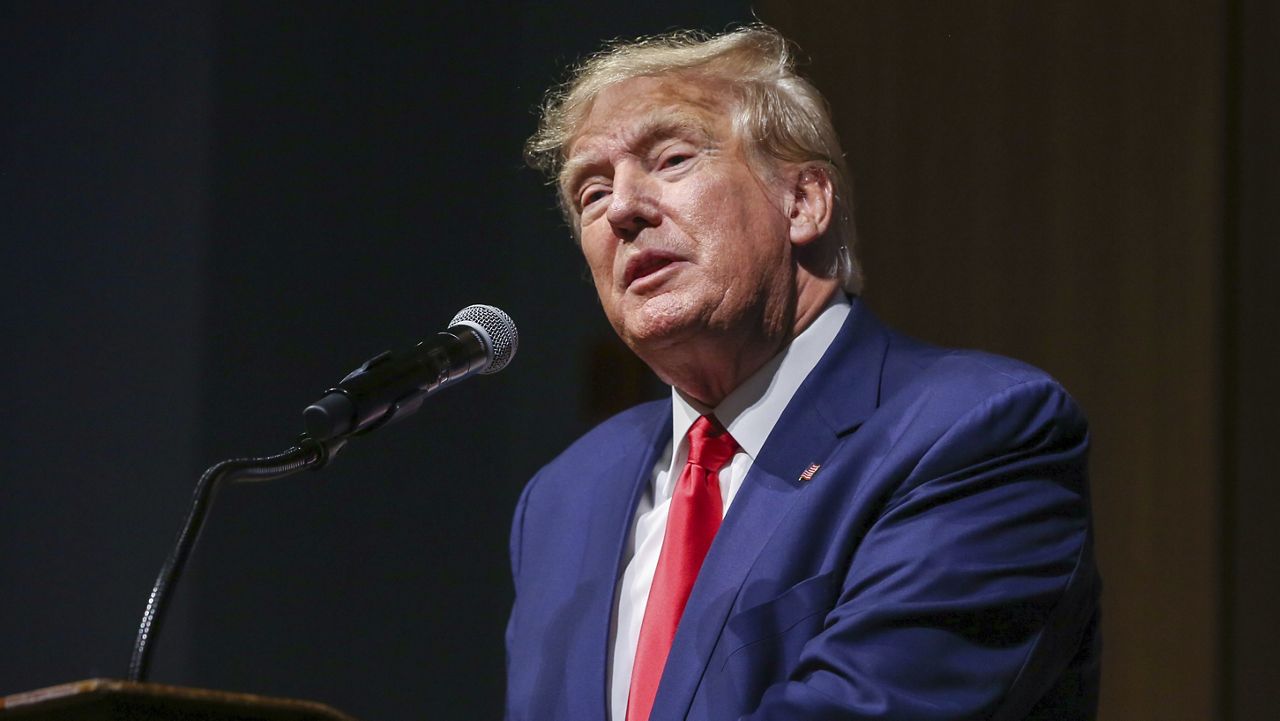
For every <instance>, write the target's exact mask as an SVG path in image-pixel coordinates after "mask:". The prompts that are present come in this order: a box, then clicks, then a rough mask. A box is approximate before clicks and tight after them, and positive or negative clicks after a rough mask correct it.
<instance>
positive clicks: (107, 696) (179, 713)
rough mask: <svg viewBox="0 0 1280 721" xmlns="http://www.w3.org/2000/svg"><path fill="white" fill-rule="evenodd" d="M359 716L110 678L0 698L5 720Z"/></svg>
mask: <svg viewBox="0 0 1280 721" xmlns="http://www.w3.org/2000/svg"><path fill="white" fill-rule="evenodd" d="M20 719H21V720H22V721H357V720H356V719H355V718H354V717H352V716H348V715H346V714H344V713H342V712H341V711H337V710H335V709H333V708H330V707H329V706H325V705H324V704H322V703H316V702H314V701H297V700H294V699H284V698H272V697H270V696H256V695H254V694H247V693H229V692H227V691H210V690H206V689H198V688H185V687H182V686H165V685H162V684H156V683H135V682H132V681H115V680H111V679H89V680H87V681H73V682H72V683H64V684H61V685H59V686H50V687H49V688H43V689H40V690H38V691H27V692H24V693H18V694H14V695H12V696H5V697H4V698H0V720H3V721H19V720H20Z"/></svg>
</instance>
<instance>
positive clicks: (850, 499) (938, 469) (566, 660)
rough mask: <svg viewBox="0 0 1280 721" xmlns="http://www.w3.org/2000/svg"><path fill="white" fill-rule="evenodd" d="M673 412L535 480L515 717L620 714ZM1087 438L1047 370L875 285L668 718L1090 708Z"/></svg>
mask: <svg viewBox="0 0 1280 721" xmlns="http://www.w3.org/2000/svg"><path fill="white" fill-rule="evenodd" d="M670 427H671V403H670V400H666V401H660V402H654V403H649V404H645V405H642V406H638V407H636V408H633V409H631V410H629V411H626V412H624V413H622V414H620V415H618V416H616V417H614V418H613V419H611V420H609V421H606V422H605V423H604V424H602V425H600V426H599V427H597V428H596V429H594V430H592V431H591V432H589V433H588V434H587V435H585V436H584V437H582V438H581V439H580V440H578V441H577V442H576V443H574V444H573V445H572V446H571V447H570V448H568V449H567V450H566V451H565V452H564V453H563V454H561V455H560V456H559V457H558V458H556V459H555V460H554V461H552V462H551V463H550V464H548V465H547V466H546V467H545V468H543V469H542V470H541V471H540V472H539V473H538V475H537V476H536V477H535V478H534V479H533V480H532V481H531V482H530V483H529V485H528V486H527V487H526V489H525V491H524V494H523V495H522V496H521V498H520V503H519V506H518V507H517V510H516V515H515V522H514V525H513V529H512V534H511V561H512V569H513V574H514V578H515V588H516V600H515V605H514V608H513V610H512V613H511V618H510V622H509V624H508V628H507V656H508V658H507V666H508V668H507V671H508V691H507V712H506V715H507V718H508V719H510V720H511V721H517V720H519V721H525V720H528V721H535V720H536V721H549V720H553V719H554V720H561V721H604V719H605V718H606V717H607V716H606V705H607V703H608V701H607V682H606V659H607V654H608V652H609V646H610V618H611V613H612V610H613V605H614V603H615V597H616V594H615V587H616V585H617V580H618V578H619V577H620V575H621V573H622V569H623V565H624V558H623V553H624V548H625V546H626V536H627V534H628V533H629V532H630V529H631V525H632V516H633V514H634V511H635V507H636V503H637V499H638V498H639V497H640V495H641V493H642V492H643V491H644V488H645V485H646V484H647V483H649V481H650V480H651V477H652V471H653V467H654V464H655V462H656V460H657V457H658V454H659V453H660V452H661V451H662V449H663V447H664V446H665V444H666V443H667V442H668V440H669V438H670ZM1087 446H1088V436H1087V430H1086V425H1085V419H1084V417H1083V416H1082V415H1081V413H1080V411H1079V409H1078V408H1077V407H1076V405H1075V403H1074V402H1073V401H1072V399H1071V398H1070V397H1069V396H1068V395H1067V394H1066V392H1065V391H1064V390H1063V389H1062V387H1061V386H1059V385H1058V384H1057V383H1056V382H1055V381H1054V380H1053V379H1051V378H1049V377H1048V376H1047V375H1045V374H1044V373H1043V372H1041V371H1039V370H1036V369H1035V368H1032V367H1030V366H1027V365H1024V364H1022V363H1019V362H1017V361H1012V360H1009V359H1006V358H1000V357H996V356H992V355H987V354H982V353H977V352H971V351H948V350H943V349H939V348H934V347H931V346H926V345H923V344H920V343H918V342H916V341H913V340H911V339H908V338H906V337H904V336H902V335H899V334H897V333H894V332H893V331H891V330H889V329H887V328H886V327H884V326H883V325H881V324H880V323H879V321H877V320H876V319H875V317H874V316H873V315H872V314H871V313H870V311H869V310H867V309H866V307H865V306H863V305H862V304H861V303H860V302H859V301H857V300H856V299H855V301H854V305H853V310H852V312H851V313H850V315H849V318H848V320H847V321H846V323H845V325H844V327H843V328H842V329H841V331H840V333H839V335H838V336H837V338H836V340H835V341H834V343H833V344H832V346H831V347H830V348H829V349H828V351H827V353H826V354H825V355H824V356H823V358H822V360H821V361H820V362H819V364H818V366H817V367H816V368H815V369H814V371H813V372H812V373H811V374H810V376H809V377H808V378H807V379H806V380H805V382H804V384H803V385H802V386H801V387H800V389H799V391H798V392H797V393H796V395H795V397H794V398H793V399H792V401H791V403H790V404H789V405H788V406H787V409H786V411H785V412H784V413H783V415H782V417H781V419H780V420H779V421H778V424H777V426H776V427H775V428H774V430H773V432H772V435H770V436H769V439H768V441H767V442H766V443H765V445H764V448H763V449H762V450H761V452H760V455H759V457H758V458H756V459H755V462H754V464H753V465H752V468H751V471H750V473H749V474H748V476H747V478H746V479H745V481H744V482H743V485H742V488H741V490H740V491H739V492H738V495H737V496H736V497H735V499H734V501H733V505H732V506H730V508H729V512H728V514H727V515H726V517H725V519H724V523H723V525H722V526H721V528H720V531H719V533H718V534H717V536H716V538H715V542H714V543H713V544H712V546H711V550H710V551H709V553H708V554H707V558H706V560H705V562H704V564H703V567H702V570H701V573H700V574H699V576H698V579H697V583H696V584H695V585H694V588H693V592H692V595H691V596H690V598H689V603H688V606H687V607H686V609H685V612H684V616H683V618H682V620H681V621H680V626H679V629H678V630H677V633H676V637H675V641H674V645H673V646H672V649H671V653H670V656H669V658H668V661H667V666H666V669H665V671H664V673H663V677H662V682H661V684H660V686H659V689H658V693H657V697H656V699H655V703H654V707H653V714H652V716H651V719H652V721H674V720H676V719H690V720H693V719H696V720H698V721H704V720H705V721H725V720H728V719H739V718H746V719H758V720H763V719H778V720H779V721H809V720H811V719H841V720H846V719H872V718H874V719H881V718H883V719H894V720H895V721H909V720H912V719H946V720H947V721H957V720H958V719H1001V720H1006V719H1026V718H1037V719H1039V718H1043V719H1055V721H1057V720H1060V719H1086V718H1092V717H1093V716H1094V714H1095V708H1096V699H1097V683H1098V651H1099V643H1098V625H1097V599H1098V593H1099V579H1098V573H1097V569H1096V567H1095V565H1094V559H1093V550H1092V531H1091V527H1090V515H1089V500H1088V491H1087V486H1086V472H1085V456H1086V452H1087ZM812 464H818V465H819V468H818V470H817V472H816V473H815V474H813V477H812V479H811V480H801V476H802V475H803V474H804V472H805V470H806V469H807V468H809V467H810V466H811V465H812ZM619 721H620V720H619Z"/></svg>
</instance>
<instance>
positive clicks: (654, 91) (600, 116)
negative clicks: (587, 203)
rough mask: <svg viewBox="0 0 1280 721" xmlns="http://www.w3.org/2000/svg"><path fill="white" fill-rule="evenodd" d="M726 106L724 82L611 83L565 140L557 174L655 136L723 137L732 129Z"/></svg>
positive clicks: (646, 80)
mask: <svg viewBox="0 0 1280 721" xmlns="http://www.w3.org/2000/svg"><path fill="white" fill-rule="evenodd" d="M730 107H731V103H730V97H729V94H728V93H727V91H726V90H725V89H724V88H723V84H721V83H712V82H710V81H708V80H700V79H696V78H684V77H678V76H663V77H639V78H631V79H629V80H624V81H622V82H620V83H615V84H613V85H610V86H609V87H607V88H605V89H604V90H603V91H602V92H601V93H600V94H599V95H598V96H597V97H596V99H595V100H594V101H593V102H592V103H591V108H590V110H589V111H588V112H587V114H586V117H585V118H584V119H583V121H582V123H581V124H580V125H579V126H578V131H577V132H576V133H575V134H574V135H573V137H572V138H571V139H570V141H569V142H568V143H567V144H566V147H567V152H566V153H565V166H564V172H562V173H561V178H562V179H563V178H568V177H569V176H570V175H572V171H574V170H575V169H576V168H577V167H578V166H579V165H581V163H583V162H590V158H591V157H594V156H597V155H599V154H601V153H607V152H608V151H609V150H611V149H615V148H629V147H633V146H635V145H637V144H639V143H643V142H644V141H646V140H651V139H653V138H654V137H655V136H658V137H661V136H667V135H684V134H698V135H704V136H707V139H709V140H725V139H727V138H728V136H729V135H730V134H731V129H732V119H731V113H730Z"/></svg>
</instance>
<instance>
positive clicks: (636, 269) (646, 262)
mask: <svg viewBox="0 0 1280 721" xmlns="http://www.w3.org/2000/svg"><path fill="white" fill-rule="evenodd" d="M680 260H681V259H680V258H679V257H678V256H676V255H675V254H673V253H667V252H663V251H656V250H645V251H641V252H640V253H638V254H637V255H635V256H634V257H632V258H631V259H630V260H628V261H627V269H626V276H625V281H626V285H627V287H631V286H632V285H634V284H635V283H638V282H640V281H642V280H644V279H645V278H649V277H651V276H653V275H655V274H657V273H660V272H662V271H663V270H664V269H666V268H668V267H670V266H671V265H672V264H673V263H677V262H679V261H680Z"/></svg>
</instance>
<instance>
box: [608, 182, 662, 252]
mask: <svg viewBox="0 0 1280 721" xmlns="http://www.w3.org/2000/svg"><path fill="white" fill-rule="evenodd" d="M606 217H607V218H608V219H609V224H610V225H612V226H613V229H614V232H615V233H617V234H618V237H620V238H622V239H623V240H624V241H625V240H634V239H635V236H636V234H638V233H639V232H640V231H641V230H644V229H645V228H651V227H653V226H655V225H657V224H658V223H659V221H660V219H661V214H660V213H659V210H658V188H657V181H656V180H655V179H654V178H652V177H650V176H649V174H648V173H647V172H645V170H644V169H643V168H640V167H637V166H635V165H633V164H630V163H627V164H624V165H622V166H620V167H618V168H616V169H615V170H614V175H613V189H612V194H611V195H610V196H609V208H608V210H607V212H606Z"/></svg>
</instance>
